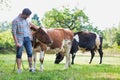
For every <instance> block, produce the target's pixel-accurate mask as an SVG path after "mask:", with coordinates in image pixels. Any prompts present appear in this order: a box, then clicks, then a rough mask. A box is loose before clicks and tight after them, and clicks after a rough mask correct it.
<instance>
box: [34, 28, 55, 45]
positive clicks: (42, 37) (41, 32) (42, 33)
mask: <svg viewBox="0 0 120 80" xmlns="http://www.w3.org/2000/svg"><path fill="white" fill-rule="evenodd" d="M35 36H36V39H38V40H39V41H41V42H42V43H44V44H47V45H51V44H52V43H53V41H52V39H51V37H50V36H49V35H48V33H47V30H46V29H45V28H41V27H40V28H39V29H38V30H36V32H35Z"/></svg>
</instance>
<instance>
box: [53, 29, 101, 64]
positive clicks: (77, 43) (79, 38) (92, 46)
mask: <svg viewBox="0 0 120 80" xmlns="http://www.w3.org/2000/svg"><path fill="white" fill-rule="evenodd" d="M79 49H80V50H82V51H83V52H85V51H90V52H91V59H90V62H89V64H90V63H91V62H92V59H93V57H94V55H95V51H96V50H97V51H98V52H99V55H100V62H99V64H101V63H102V57H103V51H102V37H101V36H99V35H97V34H95V33H92V32H87V31H81V32H77V33H74V38H73V42H72V47H71V51H70V53H71V54H72V64H74V58H75V55H76V52H77V51H78V50H79ZM63 58H64V55H61V53H58V54H57V55H56V59H55V63H56V64H59V62H60V61H62V60H63Z"/></svg>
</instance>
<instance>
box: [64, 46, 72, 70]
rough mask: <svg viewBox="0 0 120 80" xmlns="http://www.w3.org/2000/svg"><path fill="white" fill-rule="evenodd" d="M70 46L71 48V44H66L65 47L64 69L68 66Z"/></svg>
mask: <svg viewBox="0 0 120 80" xmlns="http://www.w3.org/2000/svg"><path fill="white" fill-rule="evenodd" d="M70 48H71V46H70V45H67V47H66V53H65V56H66V64H65V69H67V68H68V67H70Z"/></svg>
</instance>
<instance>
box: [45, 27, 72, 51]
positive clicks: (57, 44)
mask: <svg viewBox="0 0 120 80" xmlns="http://www.w3.org/2000/svg"><path fill="white" fill-rule="evenodd" d="M47 32H48V35H49V36H50V37H51V39H52V40H53V43H52V45H51V46H50V47H51V49H54V48H61V47H62V44H63V40H70V41H72V39H73V32H72V31H71V30H69V29H62V28H57V29H48V30H47Z"/></svg>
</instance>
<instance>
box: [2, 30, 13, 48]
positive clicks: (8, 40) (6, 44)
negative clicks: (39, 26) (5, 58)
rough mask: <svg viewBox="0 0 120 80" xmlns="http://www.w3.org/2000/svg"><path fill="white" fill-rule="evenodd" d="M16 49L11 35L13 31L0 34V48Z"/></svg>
mask: <svg viewBox="0 0 120 80" xmlns="http://www.w3.org/2000/svg"><path fill="white" fill-rule="evenodd" d="M13 47H14V41H13V37H12V34H11V30H10V29H9V30H7V31H4V32H1V33H0V48H6V49H8V48H10V49H11V48H13Z"/></svg>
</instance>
